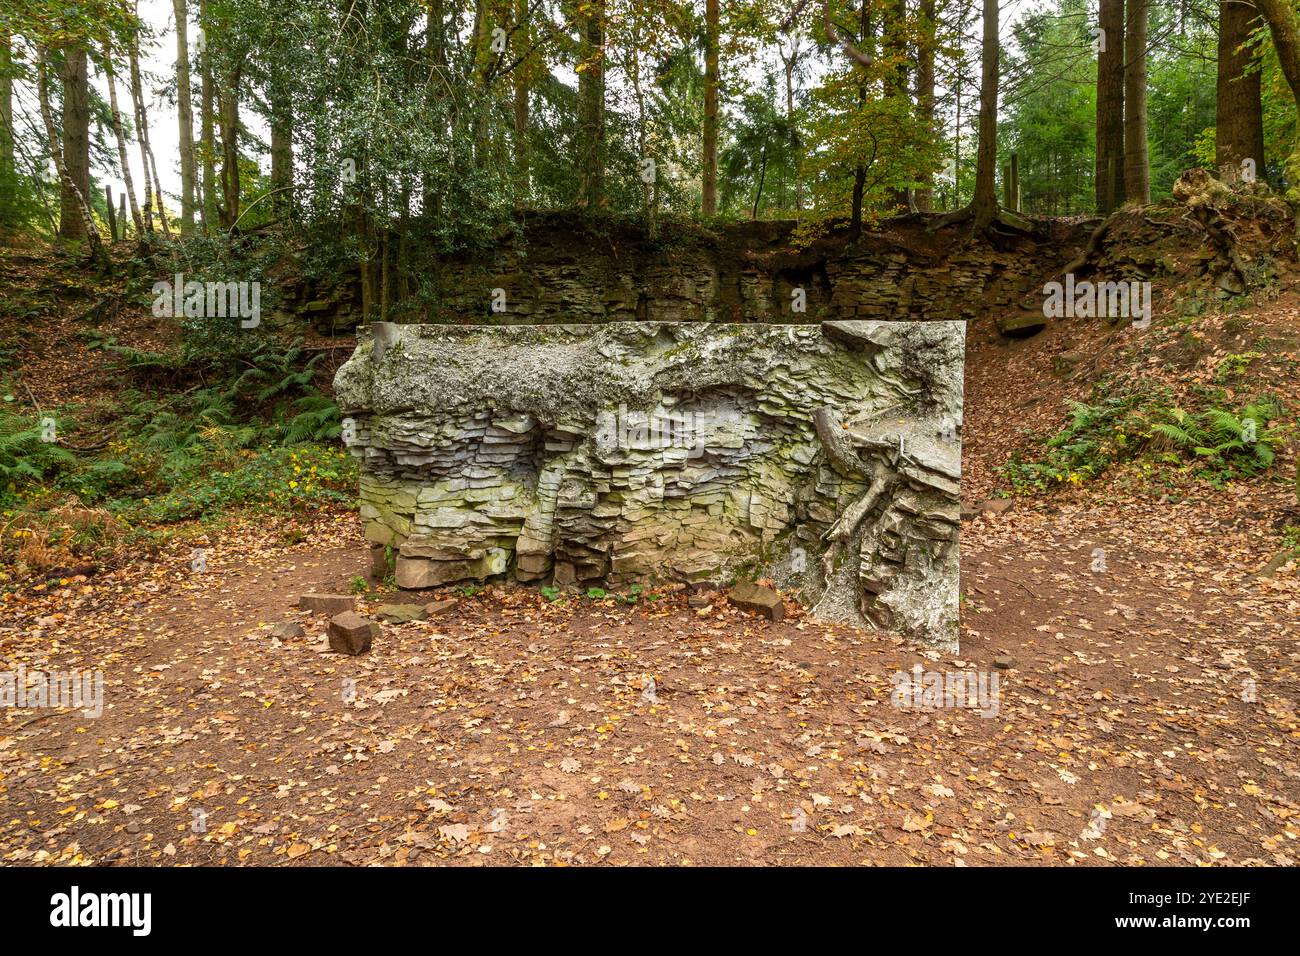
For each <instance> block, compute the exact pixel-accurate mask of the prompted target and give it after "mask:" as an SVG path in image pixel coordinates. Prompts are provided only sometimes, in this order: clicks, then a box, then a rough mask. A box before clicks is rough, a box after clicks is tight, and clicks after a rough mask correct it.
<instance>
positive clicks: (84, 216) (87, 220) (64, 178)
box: [36, 47, 110, 272]
mask: <svg viewBox="0 0 1300 956" xmlns="http://www.w3.org/2000/svg"><path fill="white" fill-rule="evenodd" d="M36 57H37V58H36V99H37V102H38V103H39V104H40V110H41V121H42V123H44V125H45V137H46V140H47V141H48V143H49V148H50V158H51V159H52V160H53V161H54V169H55V172H56V173H58V176H59V185H60V188H61V189H62V190H64V191H65V192H66V193H67V194H68V195H70V196H71V197H72V200H73V202H74V203H75V205H76V207H77V214H78V215H79V216H80V218H81V230H80V234H81V235H82V236H84V237H85V239H86V248H87V250H88V252H89V253H90V261H91V262H93V263H94V264H95V265H96V266H98V267H99V268H101V269H103V270H104V271H105V272H107V271H108V269H109V266H110V262H109V258H108V254H107V253H106V252H105V251H104V247H103V244H102V243H101V242H100V239H99V230H98V229H97V228H96V227H95V220H94V217H93V216H91V214H90V204H89V203H88V201H87V194H86V193H84V192H82V191H81V189H80V187H79V186H78V185H77V183H75V182H74V181H73V179H72V175H71V174H70V173H69V171H68V164H67V162H65V160H64V156H65V154H64V152H63V147H62V145H61V144H60V143H59V133H58V130H56V129H55V128H54V115H53V113H52V112H51V110H50V82H49V71H48V65H47V59H48V58H47V55H46V51H45V48H44V47H40V48H38V49H37V54H36ZM84 57H85V51H84V50H83V51H82V58H83V70H82V73H83V76H84ZM65 109H66V106H65ZM60 234H62V230H60Z"/></svg>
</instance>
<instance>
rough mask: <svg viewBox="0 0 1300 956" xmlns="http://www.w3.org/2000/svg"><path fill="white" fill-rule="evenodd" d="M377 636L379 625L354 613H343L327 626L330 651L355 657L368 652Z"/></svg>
mask: <svg viewBox="0 0 1300 956" xmlns="http://www.w3.org/2000/svg"><path fill="white" fill-rule="evenodd" d="M378 636H379V625H378V624H376V623H375V622H374V621H371V620H369V619H368V618H364V617H362V616H361V615H360V614H358V613H356V612H355V611H345V612H343V613H342V614H340V615H339V616H338V617H335V618H332V619H331V620H330V625H329V638H330V650H332V651H334V652H335V653H338V654H351V655H352V656H353V657H355V656H356V655H358V654H364V653H366V651H368V650H370V643H371V641H373V640H374V639H375V638H376V637H378Z"/></svg>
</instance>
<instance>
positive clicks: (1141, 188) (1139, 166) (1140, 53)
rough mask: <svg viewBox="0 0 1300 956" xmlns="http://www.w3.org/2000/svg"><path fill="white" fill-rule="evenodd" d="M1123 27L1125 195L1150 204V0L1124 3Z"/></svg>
mask: <svg viewBox="0 0 1300 956" xmlns="http://www.w3.org/2000/svg"><path fill="white" fill-rule="evenodd" d="M1127 2H1128V21H1127V23H1126V24H1125V26H1124V46H1125V54H1124V195H1125V198H1126V199H1127V200H1128V201H1130V202H1137V203H1141V204H1142V205H1144V206H1145V205H1146V204H1147V203H1149V202H1151V168H1150V163H1149V162H1148V158H1147V14H1148V10H1149V5H1150V0H1127Z"/></svg>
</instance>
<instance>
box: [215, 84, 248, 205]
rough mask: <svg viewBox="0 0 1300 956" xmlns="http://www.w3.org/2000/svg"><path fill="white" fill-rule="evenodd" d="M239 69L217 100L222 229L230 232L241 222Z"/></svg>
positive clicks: (224, 85)
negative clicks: (219, 127)
mask: <svg viewBox="0 0 1300 956" xmlns="http://www.w3.org/2000/svg"><path fill="white" fill-rule="evenodd" d="M241 73H242V69H241V67H239V66H236V67H235V68H234V69H233V70H232V71H231V73H230V75H229V76H228V77H227V78H226V82H224V83H223V84H222V89H221V93H220V95H219V96H218V98H217V101H218V108H219V109H220V119H221V198H222V209H221V225H222V228H224V229H229V228H230V227H231V226H233V225H234V224H235V221H236V220H237V219H238V218H239V198H240V197H239V191H240V182H239V81H240V78H241Z"/></svg>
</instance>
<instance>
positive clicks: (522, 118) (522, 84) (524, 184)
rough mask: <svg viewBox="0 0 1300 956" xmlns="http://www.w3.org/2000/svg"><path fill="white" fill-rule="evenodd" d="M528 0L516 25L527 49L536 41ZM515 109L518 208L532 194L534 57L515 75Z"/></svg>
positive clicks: (518, 5) (521, 1)
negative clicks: (530, 147) (530, 141)
mask: <svg viewBox="0 0 1300 956" xmlns="http://www.w3.org/2000/svg"><path fill="white" fill-rule="evenodd" d="M527 18H528V0H515V23H517V24H520V26H519V28H518V29H517V30H516V31H515V36H516V37H518V38H519V39H518V40H517V41H516V42H517V43H519V44H520V45H521V46H523V47H524V48H525V49H527V47H528V44H529V43H530V42H531V40H532V31H531V29H530V28H529V26H528V23H527ZM514 81H515V82H514V87H515V88H514V100H515V102H514V106H515V136H514V145H515V205H517V206H523V205H524V203H526V202H527V201H528V196H529V194H530V192H531V188H530V184H529V179H530V170H529V155H528V126H529V118H528V96H529V92H530V90H529V86H530V83H531V81H532V57H531V56H530V57H528V58H527V59H525V60H524V61H523V62H522V63H520V64H519V65H518V66H516V67H515V75H514Z"/></svg>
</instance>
